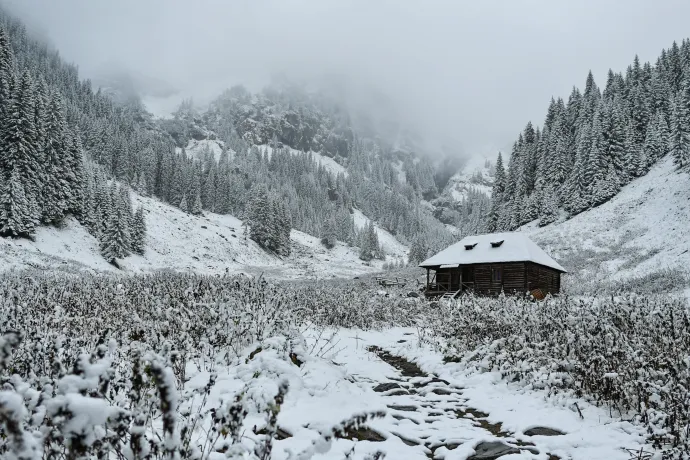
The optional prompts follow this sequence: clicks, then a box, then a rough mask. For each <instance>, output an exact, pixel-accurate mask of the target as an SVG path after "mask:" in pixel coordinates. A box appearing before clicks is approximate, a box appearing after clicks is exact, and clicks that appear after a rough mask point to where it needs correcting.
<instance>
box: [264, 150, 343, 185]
mask: <svg viewBox="0 0 690 460" xmlns="http://www.w3.org/2000/svg"><path fill="white" fill-rule="evenodd" d="M257 147H259V150H261V151H262V152H266V153H267V154H268V158H271V155H272V154H273V147H271V146H270V145H258V146H257ZM287 148H288V149H289V151H290V153H291V154H292V155H311V157H312V158H313V159H314V161H315V162H316V163H318V164H319V165H321V166H323V167H324V168H326V170H327V171H328V172H330V173H331V174H333V175H335V176H337V175H338V174H343V175H344V176H345V177H347V176H348V172H347V169H345V167H344V166H343V165H341V164H340V163H338V162H337V161H335V160H334V159H333V158H331V157H328V156H326V155H322V154H320V153H318V152H312V151H310V152H304V151H302V150H297V149H293V148H292V147H287Z"/></svg>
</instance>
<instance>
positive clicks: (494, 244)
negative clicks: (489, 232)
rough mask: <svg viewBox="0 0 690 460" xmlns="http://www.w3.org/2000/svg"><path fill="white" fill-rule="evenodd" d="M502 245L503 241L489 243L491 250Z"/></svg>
mask: <svg viewBox="0 0 690 460" xmlns="http://www.w3.org/2000/svg"><path fill="white" fill-rule="evenodd" d="M502 244H503V240H501V241H492V242H491V247H492V248H497V247H500V246H501V245H502Z"/></svg>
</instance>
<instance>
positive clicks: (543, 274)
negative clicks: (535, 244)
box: [527, 263, 561, 294]
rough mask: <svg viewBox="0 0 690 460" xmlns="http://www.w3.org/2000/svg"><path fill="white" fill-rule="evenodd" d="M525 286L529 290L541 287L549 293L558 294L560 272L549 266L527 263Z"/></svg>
mask: <svg viewBox="0 0 690 460" xmlns="http://www.w3.org/2000/svg"><path fill="white" fill-rule="evenodd" d="M527 287H528V289H529V290H532V289H543V290H544V291H546V292H549V293H551V294H558V293H559V292H561V272H559V271H558V270H554V269H553V268H551V267H545V266H543V265H538V264H535V263H528V264H527Z"/></svg>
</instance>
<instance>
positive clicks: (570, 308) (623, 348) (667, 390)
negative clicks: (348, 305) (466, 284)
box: [425, 295, 690, 459]
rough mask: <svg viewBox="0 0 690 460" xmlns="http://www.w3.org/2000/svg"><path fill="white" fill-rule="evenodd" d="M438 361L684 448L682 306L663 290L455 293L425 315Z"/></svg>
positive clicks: (688, 431) (687, 320)
mask: <svg viewBox="0 0 690 460" xmlns="http://www.w3.org/2000/svg"><path fill="white" fill-rule="evenodd" d="M425 324H426V325H428V326H429V327H430V328H431V329H432V330H433V333H434V334H435V337H437V338H439V339H440V340H439V342H438V344H439V345H440V346H442V347H443V348H444V351H445V354H446V355H447V357H448V358H447V359H450V360H457V361H459V362H461V363H463V365H464V366H466V367H467V368H471V369H478V370H482V371H489V370H491V371H500V372H501V373H502V374H503V376H504V377H505V378H506V379H508V380H511V381H520V382H524V383H525V384H527V385H529V386H530V387H531V388H536V389H545V390H548V391H549V393H550V394H552V395H557V396H566V397H567V396H576V397H580V398H586V399H588V400H590V401H591V402H593V403H595V404H598V405H606V406H608V407H610V408H611V409H612V410H613V411H616V412H617V413H618V414H620V415H621V416H624V417H629V418H632V419H634V420H635V421H637V422H638V423H642V424H644V425H646V426H647V427H648V429H649V438H650V441H651V442H652V443H654V444H655V445H656V446H657V447H661V448H664V450H665V454H664V455H665V457H664V458H665V459H687V456H686V457H684V456H683V455H687V453H688V452H690V309H689V308H688V306H687V304H686V303H685V302H683V301H681V300H675V299H673V298H670V297H668V296H648V297H642V296H634V295H628V296H624V297H610V296H609V297H599V298H593V299H590V300H587V301H584V300H573V299H570V298H567V297H562V298H559V299H553V298H550V299H548V300H547V301H545V302H531V301H528V300H524V299H522V298H515V297H513V298H509V297H506V298H498V299H487V298H473V297H463V298H461V299H460V300H459V302H457V303H454V304H439V305H438V307H437V308H435V309H430V311H429V318H428V319H426V320H425Z"/></svg>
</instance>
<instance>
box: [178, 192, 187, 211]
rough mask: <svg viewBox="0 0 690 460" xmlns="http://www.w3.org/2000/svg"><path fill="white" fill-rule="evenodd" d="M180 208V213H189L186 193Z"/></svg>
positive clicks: (183, 195)
mask: <svg viewBox="0 0 690 460" xmlns="http://www.w3.org/2000/svg"><path fill="white" fill-rule="evenodd" d="M179 208H180V211H182V212H189V206H188V205H187V194H186V193H183V194H182V200H180V205H179Z"/></svg>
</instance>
